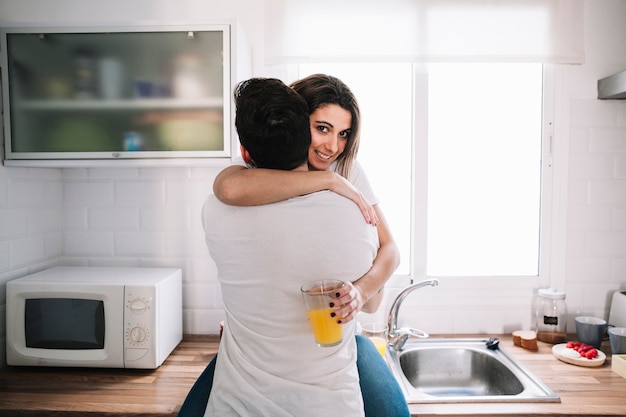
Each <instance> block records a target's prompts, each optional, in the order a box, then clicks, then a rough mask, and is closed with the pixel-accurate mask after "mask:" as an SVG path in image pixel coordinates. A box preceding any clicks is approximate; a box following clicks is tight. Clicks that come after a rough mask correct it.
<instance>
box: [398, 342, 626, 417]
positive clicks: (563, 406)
mask: <svg viewBox="0 0 626 417" xmlns="http://www.w3.org/2000/svg"><path fill="white" fill-rule="evenodd" d="M466 336H467V337H481V336H483V337H484V335H454V336H446V337H466ZM571 336H572V337H570V338H569V339H568V340H574V339H575V336H574V335H571ZM431 337H438V336H437V335H431ZM497 337H498V338H499V339H500V346H501V347H502V348H503V349H504V350H505V351H506V352H507V353H509V354H510V356H512V357H514V358H516V359H518V360H519V361H520V362H521V363H522V364H523V365H524V366H525V367H526V368H527V369H528V370H529V371H531V372H532V373H533V374H535V375H536V376H537V377H539V379H541V381H543V382H544V383H545V384H546V385H547V386H548V387H550V388H551V389H552V390H553V391H555V392H556V393H557V395H559V396H560V397H561V402H560V403H511V404H506V403H504V404H503V403H483V404H409V410H410V411H411V415H415V416H418V415H419V416H420V417H427V416H438V417H442V416H479V415H480V416H484V415H489V416H530V415H542V416H545V415H548V416H625V415H626V379H624V378H622V377H621V376H619V375H617V374H616V373H614V372H613V371H611V355H610V352H611V349H610V347H609V343H608V341H607V342H604V343H603V344H602V351H603V352H604V353H605V354H607V360H606V362H605V363H604V364H603V365H602V366H599V367H583V366H576V365H570V364H568V363H565V362H562V361H560V360H558V359H557V358H555V357H554V355H553V354H552V346H553V345H552V344H549V343H544V342H538V343H537V344H538V346H539V350H538V351H537V352H533V351H529V350H526V349H523V348H521V347H517V346H515V345H513V341H512V338H511V336H510V335H499V336H497Z"/></svg>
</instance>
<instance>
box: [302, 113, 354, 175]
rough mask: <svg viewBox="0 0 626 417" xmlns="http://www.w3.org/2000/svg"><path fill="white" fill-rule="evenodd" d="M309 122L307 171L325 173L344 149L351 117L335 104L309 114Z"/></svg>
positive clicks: (349, 129) (348, 135) (348, 134)
mask: <svg viewBox="0 0 626 417" xmlns="http://www.w3.org/2000/svg"><path fill="white" fill-rule="evenodd" d="M309 120H310V122H311V147H310V148H309V169H311V170H314V171H325V170H326V169H327V168H328V166H329V165H330V164H331V162H333V161H334V160H335V159H337V157H338V156H339V155H341V153H342V152H343V150H344V149H345V148H346V142H347V141H348V137H350V131H351V126H352V115H351V114H350V112H349V111H348V110H346V109H344V108H342V107H341V106H339V105H337V104H328V105H325V106H322V107H319V108H318V109H317V110H315V111H314V112H313V113H311V114H310V116H309Z"/></svg>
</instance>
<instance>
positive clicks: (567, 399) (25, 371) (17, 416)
mask: <svg viewBox="0 0 626 417" xmlns="http://www.w3.org/2000/svg"><path fill="white" fill-rule="evenodd" d="M481 336H483V337H484V336H485V335H454V336H447V335H446V337H481ZM490 336H493V335H490ZM432 337H440V336H438V335H433V336H432ZM498 337H499V338H500V346H501V347H502V348H504V349H505V350H506V351H507V352H508V353H509V354H510V355H511V356H513V357H515V358H517V359H519V360H520V361H521V363H522V364H523V365H524V366H525V367H526V368H528V369H529V370H530V371H531V372H532V373H534V374H535V375H536V376H538V377H539V378H540V379H541V380H542V381H543V382H544V383H545V384H546V385H548V386H549V387H550V388H552V390H553V391H555V392H556V393H557V394H558V395H559V396H560V397H561V403H512V404H498V403H481V404H410V405H409V409H410V410H411V414H412V415H414V416H418V415H419V416H420V417H427V416H438V417H442V416H478V415H481V416H484V415H489V416H530V415H537V416H566V415H567V416H624V415H626V379H624V378H622V377H620V376H619V375H617V374H615V373H614V372H612V371H611V356H610V355H607V361H606V363H605V364H604V365H602V366H600V367H597V368H587V367H581V366H575V365H570V364H567V363H564V362H561V361H559V360H558V359H556V358H555V357H554V356H553V355H552V345H551V344H548V343H543V342H539V343H538V344H539V351H537V352H531V351H528V350H525V349H522V348H520V347H516V346H514V345H513V342H512V340H511V336H510V335H500V336H498ZM217 347H218V339H217V337H216V336H186V337H185V340H183V342H182V343H181V344H180V345H179V346H178V347H177V348H176V349H175V350H174V352H173V353H172V354H171V355H170V357H168V359H167V360H166V361H165V363H164V364H163V365H162V366H161V367H160V368H158V369H156V370H132V369H89V368H37V367H8V368H4V369H0V417H3V416H7V417H8V416H11V417H26V416H28V417H30V416H38V417H44V416H46V417H50V416H55V417H57V416H63V417H74V416H75V417H78V416H81V417H84V416H87V417H89V416H93V417H163V416H170V417H174V416H176V414H177V411H178V410H179V409H180V406H181V405H182V403H183V401H184V399H185V396H186V395H187V392H188V391H189V389H190V388H191V385H192V384H193V382H194V381H195V380H196V378H197V377H198V376H199V375H200V373H201V372H202V370H203V369H204V367H205V366H206V365H207V364H208V362H209V361H210V360H211V358H212V357H213V355H214V354H215V352H216V351H217ZM602 350H603V351H604V352H605V353H610V348H609V346H608V342H605V344H604V345H603V347H602Z"/></svg>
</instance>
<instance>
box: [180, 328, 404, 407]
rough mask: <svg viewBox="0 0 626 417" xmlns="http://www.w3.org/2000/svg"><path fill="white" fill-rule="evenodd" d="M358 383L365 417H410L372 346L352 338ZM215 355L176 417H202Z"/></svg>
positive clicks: (399, 393) (398, 392) (399, 392)
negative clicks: (355, 351) (354, 343)
mask: <svg viewBox="0 0 626 417" xmlns="http://www.w3.org/2000/svg"><path fill="white" fill-rule="evenodd" d="M356 347H357V360H356V365H357V368H358V370H359V384H360V385H361V392H362V395H363V404H364V405H365V417H383V416H384V417H410V416H411V413H410V412H409V407H408V406H407V404H406V400H405V399H404V394H402V390H401V389H400V386H399V385H398V381H396V379H395V378H394V376H393V374H392V373H391V371H390V370H389V368H388V367H387V363H385V361H384V360H383V358H382V357H381V356H380V354H379V353H378V351H377V350H376V347H375V346H374V344H373V343H372V342H371V341H370V340H369V339H368V338H366V337H363V336H361V335H357V336H356ZM216 359H217V355H216V356H215V357H214V358H213V359H212V360H211V362H210V363H209V364H208V365H207V367H206V368H205V370H204V371H203V372H202V374H200V376H199V377H198V379H197V380H196V382H195V383H194V384H193V386H192V387H191V390H190V391H189V394H187V398H185V402H184V403H183V405H182V407H181V408H180V411H179V412H178V417H203V416H204V411H205V409H206V405H207V402H208V401H209V394H210V393H211V387H212V386H213V373H214V372H215V360H216Z"/></svg>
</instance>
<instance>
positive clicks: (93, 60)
mask: <svg viewBox="0 0 626 417" xmlns="http://www.w3.org/2000/svg"><path fill="white" fill-rule="evenodd" d="M0 41H1V44H0V47H1V49H2V80H3V103H4V106H3V107H4V136H5V138H4V140H5V165H44V166H45V165H51V164H52V165H55V164H58V165H59V166H72V165H76V163H77V161H81V162H80V164H81V165H88V166H89V165H90V164H94V165H97V161H107V163H111V162H112V161H135V162H136V163H139V161H141V163H144V162H145V161H152V162H154V163H155V164H159V163H163V162H164V161H170V162H171V161H181V160H184V161H187V162H189V161H190V160H196V161H197V160H204V161H206V160H208V159H209V158H227V157H230V155H231V151H232V149H233V143H234V141H233V136H234V132H231V130H232V129H231V125H232V109H231V97H232V89H233V87H234V85H235V84H236V82H237V81H239V80H240V79H242V78H244V77H247V74H249V61H248V62H246V59H239V60H238V59H236V58H237V57H245V52H243V53H242V51H241V50H237V49H236V48H242V49H245V48H246V46H245V42H243V37H242V35H241V34H240V33H239V32H238V31H237V30H236V28H235V25H234V24H233V23H231V24H210V25H177V26H141V27H137V26H128V27H108V28H97V29H94V28H77V27H71V28H67V27H66V28H49V27H46V28H32V27H28V28H26V27H20V28H3V29H2V31H1V39H0ZM238 65H240V66H245V67H247V69H243V70H242V68H237V66H238ZM242 74H246V75H242ZM112 163H113V164H115V163H117V162H112ZM131 165H132V163H131Z"/></svg>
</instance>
